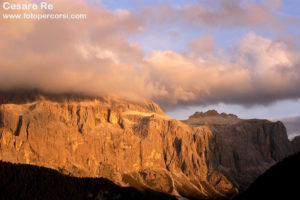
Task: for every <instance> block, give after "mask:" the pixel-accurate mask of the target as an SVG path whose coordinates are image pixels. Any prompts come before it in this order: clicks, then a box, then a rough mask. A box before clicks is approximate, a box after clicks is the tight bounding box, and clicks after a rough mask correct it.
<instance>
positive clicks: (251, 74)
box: [0, 0, 300, 109]
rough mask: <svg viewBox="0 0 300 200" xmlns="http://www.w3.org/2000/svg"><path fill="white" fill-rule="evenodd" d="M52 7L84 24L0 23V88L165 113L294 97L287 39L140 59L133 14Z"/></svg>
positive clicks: (80, 5) (295, 64) (79, 4)
mask: <svg viewBox="0 0 300 200" xmlns="http://www.w3.org/2000/svg"><path fill="white" fill-rule="evenodd" d="M49 2H51V1H49ZM53 2H54V1H53ZM220 2H221V1H220ZM234 2H237V1H234ZM222 3H223V4H225V2H223V1H222ZM54 4H55V9H56V10H55V12H70V13H86V14H87V16H88V18H87V19H86V20H82V21H80V20H79V21H73V20H71V21H69V20H54V21H48V20H40V21H35V20H1V21H0V89H2V90H3V89H11V88H16V87H25V88H39V89H43V90H47V91H50V92H66V91H68V92H83V93H87V94H93V95H117V96H120V97H123V98H129V99H135V100H136V99H144V98H147V99H148V98H150V99H153V100H155V101H157V102H158V103H160V105H162V106H163V107H164V108H167V109H170V108H174V107H176V106H178V105H199V104H201V105H207V104H212V103H218V102H224V103H238V104H242V105H253V104H267V103H271V102H274V101H276V100H280V99H287V98H299V97H300V91H299V90H300V89H299V87H297V86H298V85H299V75H300V70H299V66H300V65H299V63H300V60H299V58H300V56H299V49H298V48H295V46H292V45H291V43H289V42H287V41H290V40H284V39H282V38H279V39H275V40H271V39H268V38H264V37H262V36H259V35H257V34H255V33H249V34H247V35H245V36H244V37H243V38H242V39H241V40H239V42H237V43H236V44H233V45H232V47H231V51H230V53H229V54H228V55H226V58H224V57H222V56H216V57H213V55H211V56H204V54H205V53H206V52H207V53H210V52H211V51H213V50H214V48H215V44H214V43H213V38H212V37H211V36H210V35H206V36H204V37H202V38H196V39H194V40H192V41H191V43H190V45H189V46H190V48H191V49H192V52H185V53H179V52H175V51H172V50H168V51H159V50H154V51H153V52H152V53H151V54H150V55H147V56H146V55H145V54H144V52H143V51H142V50H141V47H140V45H139V44H138V43H133V42H129V41H128V40H127V38H128V37H129V36H131V35H134V34H140V33H141V31H143V29H144V27H145V21H143V20H141V19H140V18H139V15H137V14H135V13H132V12H130V11H128V10H116V11H110V10H108V9H107V8H105V7H104V6H100V7H92V6H90V5H88V4H86V3H85V2H84V1H82V0H76V1H74V0H62V1H59V3H58V2H54ZM223 4H222V5H223ZM67 5H68V6H67ZM223 6H225V5H223ZM226 6H229V5H226ZM226 8H227V7H226ZM270 9H271V8H270ZM272 9H273V8H272ZM274 9H275V8H274ZM218 23H221V22H218ZM236 23H237V22H236ZM249 23H250V22H249ZM251 23H252V22H251ZM251 23H250V24H251ZM195 52H198V53H195Z"/></svg>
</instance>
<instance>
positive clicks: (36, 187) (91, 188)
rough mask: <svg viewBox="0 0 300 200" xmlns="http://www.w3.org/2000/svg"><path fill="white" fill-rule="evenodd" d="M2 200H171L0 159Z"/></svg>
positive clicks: (153, 193) (95, 180)
mask: <svg viewBox="0 0 300 200" xmlns="http://www.w3.org/2000/svg"><path fill="white" fill-rule="evenodd" d="M0 199H51V200H53V199H73V200H75V199H80V200H82V199H99V200H105V199H109V200H121V199H124V200H125V199H133V200H134V199H135V200H140V199H143V200H152V199H153V200H154V199H166V200H169V199H170V200H172V199H176V198H175V197H172V196H169V195H166V194H161V193H158V192H153V191H144V192H140V191H137V190H136V189H133V188H129V187H120V186H117V185H115V184H114V183H113V182H111V181H109V180H107V179H105V178H73V177H70V176H67V175H63V174H60V173H58V172H57V171H55V170H51V169H48V168H44V167H36V166H32V165H24V164H11V163H7V162H0Z"/></svg>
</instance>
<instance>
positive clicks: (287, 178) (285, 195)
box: [234, 153, 300, 200]
mask: <svg viewBox="0 0 300 200" xmlns="http://www.w3.org/2000/svg"><path fill="white" fill-rule="evenodd" d="M299 169H300V153H297V154H294V155H292V156H290V157H288V158H286V159H284V160H283V161H281V162H279V163H278V164H276V165H275V166H273V167H271V168H270V169H269V170H267V171H266V172H265V173H264V174H262V175H261V176H259V177H258V178H257V180H255V182H254V183H253V184H251V186H250V187H249V188H248V189H247V190H246V191H245V192H243V193H241V194H239V195H238V196H236V197H235V198H234V200H253V199H299V196H300V195H299V184H298V182H299V179H300V172H299Z"/></svg>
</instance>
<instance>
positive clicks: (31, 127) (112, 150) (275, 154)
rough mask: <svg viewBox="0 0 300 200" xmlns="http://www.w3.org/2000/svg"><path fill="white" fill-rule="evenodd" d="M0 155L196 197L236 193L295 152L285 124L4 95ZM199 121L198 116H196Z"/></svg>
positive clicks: (104, 101)
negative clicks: (208, 119) (203, 119)
mask: <svg viewBox="0 0 300 200" xmlns="http://www.w3.org/2000/svg"><path fill="white" fill-rule="evenodd" d="M0 97H1V98H0V159H1V160H3V161H9V162H13V163H28V164H34V165H38V166H45V167H49V168H52V169H56V170H58V171H60V172H62V173H65V174H70V175H72V176H85V177H104V178H108V179H110V180H112V181H114V182H115V183H117V184H119V185H122V186H133V187H135V188H137V189H139V190H145V189H147V188H150V189H153V190H156V191H160V192H164V193H169V194H173V195H181V196H185V197H190V198H196V199H207V198H210V199H216V198H219V197H223V196H230V195H233V194H235V193H237V192H238V188H243V187H246V186H247V185H248V184H249V183H250V182H251V181H252V180H254V179H255V178H256V177H257V176H258V175H260V174H261V173H262V172H263V171H264V170H266V169H267V168H268V167H269V166H271V165H272V164H274V163H275V162H276V161H278V160H280V159H282V158H283V157H285V156H286V155H288V154H290V153H291V148H292V147H291V145H290V143H289V141H288V140H287V136H286V132H285V128H284V126H283V124H282V123H280V122H277V123H271V122H269V121H266V120H250V121H249V120H248V121H247V120H239V119H236V117H235V116H231V115H230V117H233V118H235V120H234V121H235V122H234V123H231V124H230V125H226V124H224V123H221V124H215V125H214V124H211V123H207V124H204V125H201V124H199V123H198V124H196V125H195V124H193V123H189V120H188V121H185V122H181V121H178V120H174V119H171V118H169V117H167V116H165V115H164V114H163V112H162V111H161V110H160V108H159V107H158V106H157V105H156V104H155V103H153V102H152V101H145V102H138V103H133V102H129V101H124V100H120V99H116V98H109V97H102V98H96V97H83V96H77V95H49V94H44V93H40V92H36V93H34V94H32V93H29V94H27V93H23V94H22V95H15V94H13V93H1V95H0ZM196 121H197V120H196Z"/></svg>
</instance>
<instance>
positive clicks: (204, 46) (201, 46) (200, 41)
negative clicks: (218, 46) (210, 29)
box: [188, 34, 215, 55]
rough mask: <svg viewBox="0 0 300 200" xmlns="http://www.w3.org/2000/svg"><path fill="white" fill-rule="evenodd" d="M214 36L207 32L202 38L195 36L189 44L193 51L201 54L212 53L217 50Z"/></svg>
mask: <svg viewBox="0 0 300 200" xmlns="http://www.w3.org/2000/svg"><path fill="white" fill-rule="evenodd" d="M213 40H214V38H213V36H212V35H211V34H206V35H204V36H203V37H200V38H194V39H192V40H191V41H190V43H189V44H188V46H189V48H190V49H191V51H193V52H194V53H196V54H199V55H205V54H211V53H212V52H213V51H214V50H215V44H214V41H213Z"/></svg>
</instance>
